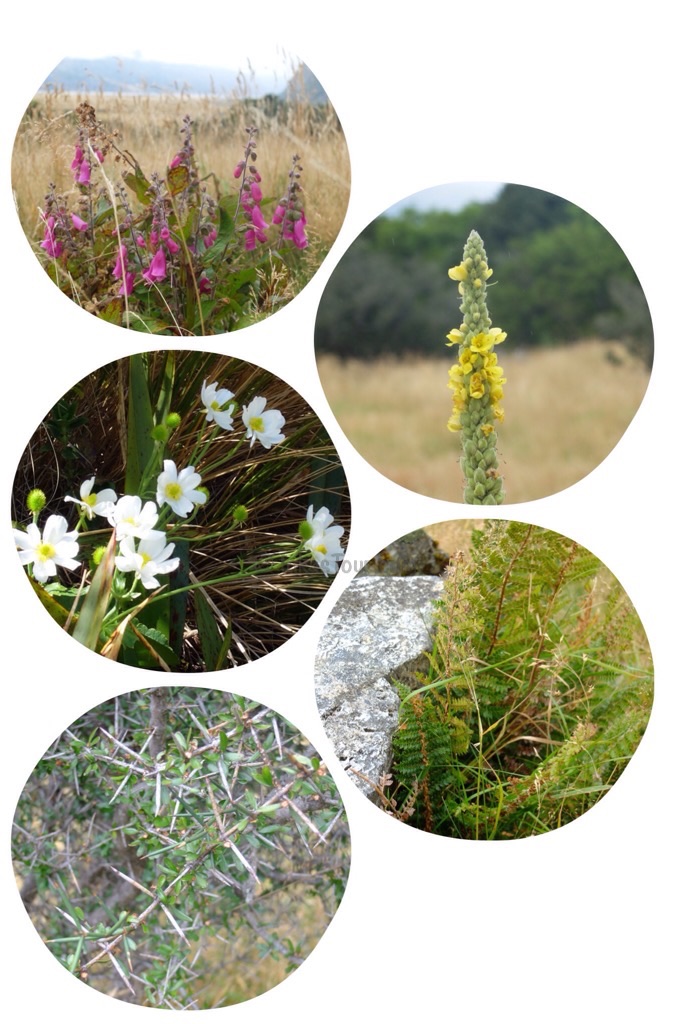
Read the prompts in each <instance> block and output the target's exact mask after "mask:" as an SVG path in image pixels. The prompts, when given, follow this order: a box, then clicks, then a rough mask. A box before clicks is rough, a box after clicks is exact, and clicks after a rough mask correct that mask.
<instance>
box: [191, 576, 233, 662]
mask: <svg viewBox="0 0 693 1024" xmlns="http://www.w3.org/2000/svg"><path fill="white" fill-rule="evenodd" d="M194 601H195V619H196V622H197V629H198V633H199V637H200V644H201V646H202V656H203V658H204V662H205V668H206V669H207V671H208V672H216V671H218V670H219V669H221V668H223V667H224V663H225V661H226V655H227V653H228V649H229V645H230V643H231V623H230V622H229V624H228V626H227V627H226V630H225V632H224V633H223V634H222V633H221V629H220V625H219V621H218V619H217V618H216V616H215V615H214V613H213V611H212V609H211V607H210V603H209V598H208V597H207V595H206V594H205V592H204V587H201V588H200V589H198V590H196V591H195V592H194Z"/></svg>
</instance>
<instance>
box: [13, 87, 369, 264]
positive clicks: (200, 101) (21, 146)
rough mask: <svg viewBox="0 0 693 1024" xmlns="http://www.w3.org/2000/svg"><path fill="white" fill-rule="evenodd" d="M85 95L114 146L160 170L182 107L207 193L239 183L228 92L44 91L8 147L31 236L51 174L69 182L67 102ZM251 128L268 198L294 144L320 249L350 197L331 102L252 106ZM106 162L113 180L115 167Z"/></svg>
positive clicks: (279, 186) (237, 141)
mask: <svg viewBox="0 0 693 1024" xmlns="http://www.w3.org/2000/svg"><path fill="white" fill-rule="evenodd" d="M82 102H86V103H89V104H91V106H93V107H94V109H95V110H96V116H97V118H98V119H99V120H100V121H101V122H102V123H103V125H104V127H105V128H106V129H108V130H109V131H110V130H114V131H117V132H118V141H117V144H118V146H119V148H120V149H121V150H124V151H127V152H128V153H131V154H132V156H133V157H135V158H136V159H137V161H138V162H139V164H140V166H141V167H142V170H143V171H144V173H145V174H146V175H150V174H151V173H152V171H158V172H159V173H160V174H163V173H164V172H165V170H166V167H167V166H168V163H169V161H170V160H171V159H172V157H173V156H174V155H175V154H176V153H177V152H178V149H179V140H180V139H181V136H180V128H181V123H182V119H183V117H184V116H185V115H186V114H188V115H190V117H191V118H192V119H193V122H194V135H193V141H194V144H195V151H196V156H197V159H198V163H199V169H200V175H201V176H202V177H204V176H206V175H209V176H210V177H209V178H208V184H207V187H208V189H209V192H210V194H211V195H213V196H215V197H216V196H217V195H229V194H231V193H232V192H233V191H235V189H236V188H237V184H238V183H237V182H235V181H234V179H233V169H234V167H235V166H236V164H237V163H238V161H239V160H240V159H241V158H242V156H243V151H244V148H245V145H246V141H247V135H246V132H245V128H246V127H247V126H248V124H249V120H248V117H247V116H246V115H247V111H245V112H243V111H241V110H240V102H241V101H240V100H239V99H238V98H236V97H233V96H222V95H208V96H188V95H186V94H184V93H183V94H180V95H178V94H145V95H141V96H140V95H124V94H116V93H106V92H94V93H87V92H85V93H65V92H56V93H47V94H39V95H38V96H36V97H35V100H34V102H33V104H32V105H31V107H30V116H29V113H27V116H25V118H24V119H23V121H22V123H21V125H20V126H19V129H18V132H17V136H16V139H15V145H14V150H13V156H12V185H13V189H14V194H15V202H16V206H17V211H18V213H19V217H20V220H21V223H22V227H23V228H24V231H25V233H26V234H27V235H28V236H29V238H30V239H35V238H37V237H40V235H41V232H42V226H41V222H40V218H39V215H38V208H39V207H41V206H42V205H43V199H44V196H45V194H46V191H47V189H48V186H49V184H50V183H51V182H53V183H54V184H55V185H56V187H57V189H58V191H59V192H65V193H68V194H69V193H71V192H72V191H73V190H75V189H76V186H75V184H74V181H73V180H72V174H71V171H70V163H71V161H72V158H73V156H74V147H75V141H76V130H75V126H76V120H75V117H74V115H73V111H74V110H75V108H76V107H77V106H78V105H79V104H80V103H82ZM252 121H253V122H254V123H255V125H256V127H257V128H258V136H257V146H258V149H257V157H258V159H257V167H258V170H259V171H260V173H261V175H262V180H263V186H262V187H263V191H264V194H265V197H266V198H269V197H275V198H279V197H281V195H282V194H283V193H284V190H285V188H286V185H287V181H288V173H289V170H290V168H291V160H292V157H293V155H294V154H295V153H298V154H299V155H300V157H301V165H302V167H303V174H302V178H301V184H302V186H303V189H304V193H305V205H306V216H307V218H308V226H307V230H308V232H309V237H310V239H311V242H312V246H311V248H312V249H313V250H315V254H316V255H320V258H322V255H324V252H325V250H326V249H327V248H329V247H330V246H331V245H332V243H333V242H334V239H335V238H336V236H337V233H338V231H339V229H340V227H341V225H342V221H343V220H344V216H345V213H346V208H347V203H348V200H349V190H350V168H349V154H348V150H347V146H346V141H345V139H344V135H343V133H342V131H341V128H340V126H339V122H338V120H337V117H336V115H335V114H334V111H333V110H332V108H331V107H327V108H313V107H311V106H310V105H309V104H307V103H294V104H291V106H290V107H289V111H288V117H287V118H286V122H285V123H282V122H280V121H279V120H277V119H271V118H269V117H267V116H266V115H265V114H264V113H263V112H262V111H261V110H256V111H253V117H252ZM121 166H122V164H121V165H116V164H114V163H113V162H112V161H111V160H110V158H109V160H108V161H107V163H106V165H105V169H106V170H107V171H108V174H109V176H110V177H111V180H116V179H117V175H118V169H117V168H118V167H121Z"/></svg>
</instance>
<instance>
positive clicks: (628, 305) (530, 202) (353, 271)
mask: <svg viewBox="0 0 693 1024" xmlns="http://www.w3.org/2000/svg"><path fill="white" fill-rule="evenodd" d="M472 228H475V229H476V230H477V231H478V232H479V234H480V235H481V237H482V238H483V240H484V244H485V247H486V252H487V255H488V261H489V265H490V266H491V267H493V270H494V276H493V279H492V281H493V288H492V289H491V290H490V293H489V307H490V310H491V316H492V318H493V322H494V324H496V326H499V327H501V328H502V329H503V330H504V331H506V332H507V333H508V338H509V340H510V341H511V343H512V344H514V345H515V346H527V347H529V346H538V345H541V346H548V345H554V344H560V343H566V342H571V341H576V340H578V339H580V338H584V337H595V336H597V337H602V338H605V339H609V340H614V339H618V340H621V341H623V342H624V343H625V344H626V345H628V347H629V348H631V349H632V351H633V352H634V353H635V354H637V355H638V356H639V357H640V358H641V359H643V361H644V362H645V363H646V364H647V365H648V366H651V364H652V348H653V341H652V322H651V319H650V314H649V310H648V307H647V302H646V300H645V297H644V295H643V292H642V289H641V287H640V284H639V281H638V279H637V277H636V275H635V273H634V271H633V268H632V267H631V265H630V263H629V262H628V260H627V258H626V256H625V254H624V253H623V250H622V249H621V248H620V246H619V245H618V244H617V243H616V241H615V240H614V239H613V237H612V236H611V235H610V234H609V233H608V232H607V231H606V230H605V229H604V228H603V227H602V226H601V224H599V223H598V222H597V221H596V220H594V218H593V217H591V216H590V215H589V214H587V213H585V211H584V210H582V209H581V208H580V207H578V206H575V205H573V204H572V203H569V202H566V200H564V199H561V198H560V197H559V196H556V195H553V194H552V193H550V192H544V191H542V190H540V189H533V188H527V187H525V186H522V185H506V186H504V188H503V189H502V191H501V192H500V193H499V195H498V197H497V198H496V200H495V201H493V202H488V203H478V202H475V203H471V204H469V205H468V206H466V207H464V208H463V209H461V210H459V211H457V212H449V211H440V210H429V211H420V210H416V209H412V208H410V209H405V210H404V212H403V213H401V214H400V215H398V216H395V217H393V216H382V217H379V218H377V219H376V220H374V221H373V222H372V223H371V224H370V225H369V226H368V227H367V228H366V229H365V231H363V232H362V233H361V235H359V237H358V238H357V239H356V241H355V242H354V243H353V245H352V246H351V247H350V249H349V250H348V251H347V253H346V254H345V255H344V257H343V259H342V260H341V261H340V263H339V265H338V266H337V267H336V269H335V271H334V273H333V275H332V277H331V279H330V281H329V282H328V285H327V287H326V289H325V292H324V295H323V298H322V301H321V303H320V308H319V310H318V316H317V322H316V334H315V338H316V350H317V352H318V354H319V355H321V354H327V353H330V354H334V355H338V356H340V357H342V358H360V359H367V358H371V357H376V356H381V355H386V354H388V353H410V354H413V355H436V354H443V352H444V351H445V348H444V344H445V336H446V334H447V333H448V331H449V330H450V329H451V328H452V327H456V326H458V321H459V311H458V307H459V298H458V296H457V294H456V290H455V287H454V285H453V284H452V283H451V282H450V280H449V278H448V275H447V270H448V268H449V267H452V266H455V265H456V264H457V263H459V261H460V259H461V257H462V249H463V247H464V243H465V241H466V239H467V236H468V235H469V232H470V231H471V230H472Z"/></svg>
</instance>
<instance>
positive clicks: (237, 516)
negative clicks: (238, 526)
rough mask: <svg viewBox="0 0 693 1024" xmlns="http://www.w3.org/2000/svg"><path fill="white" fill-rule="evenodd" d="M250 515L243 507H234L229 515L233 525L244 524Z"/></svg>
mask: <svg viewBox="0 0 693 1024" xmlns="http://www.w3.org/2000/svg"><path fill="white" fill-rule="evenodd" d="M249 515H250V513H249V512H248V509H247V508H246V506H245V505H236V507H235V509H234V510H233V512H232V513H231V518H232V519H233V521H234V523H245V521H246V520H247V518H248V516H249Z"/></svg>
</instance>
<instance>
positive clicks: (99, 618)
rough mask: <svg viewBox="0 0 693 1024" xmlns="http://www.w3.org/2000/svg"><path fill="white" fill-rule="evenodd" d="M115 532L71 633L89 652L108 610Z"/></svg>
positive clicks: (96, 642) (96, 641)
mask: <svg viewBox="0 0 693 1024" xmlns="http://www.w3.org/2000/svg"><path fill="white" fill-rule="evenodd" d="M115 549H116V539H115V530H114V531H113V533H112V534H111V539H110V540H109V542H108V547H107V548H106V550H105V552H104V554H103V557H102V558H101V561H100V562H99V564H98V567H97V569H96V572H95V573H94V578H93V579H92V581H91V584H90V585H89V590H88V592H87V596H86V598H85V599H84V602H83V603H82V606H81V608H80V612H79V618H78V619H77V623H76V624H75V628H74V629H73V631H72V636H73V637H74V639H75V640H77V641H79V643H81V644H84V646H85V647H88V648H89V649H90V650H91V651H95V650H96V648H97V645H98V643H99V638H100V635H101V625H102V623H103V619H104V615H105V614H106V612H107V610H108V603H109V600H110V597H111V583H112V581H113V573H114V572H115Z"/></svg>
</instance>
